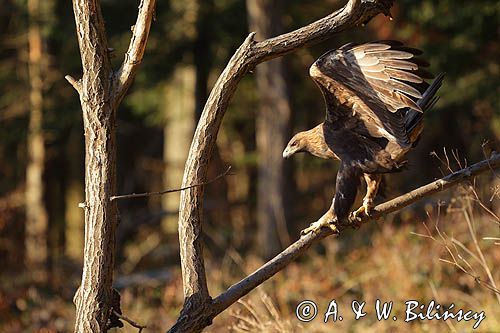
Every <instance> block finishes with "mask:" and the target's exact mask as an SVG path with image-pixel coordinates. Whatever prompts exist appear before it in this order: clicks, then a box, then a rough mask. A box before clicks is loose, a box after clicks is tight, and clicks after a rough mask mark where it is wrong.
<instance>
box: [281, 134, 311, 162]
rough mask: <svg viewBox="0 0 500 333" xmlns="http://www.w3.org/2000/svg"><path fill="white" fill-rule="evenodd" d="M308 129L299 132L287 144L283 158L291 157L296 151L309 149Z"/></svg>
mask: <svg viewBox="0 0 500 333" xmlns="http://www.w3.org/2000/svg"><path fill="white" fill-rule="evenodd" d="M306 132H307V131H304V132H299V133H297V134H295V135H294V136H293V138H292V139H291V140H290V141H289V142H288V144H287V145H286V148H285V150H283V158H289V157H290V156H292V155H293V154H295V153H299V152H304V151H307V133H306Z"/></svg>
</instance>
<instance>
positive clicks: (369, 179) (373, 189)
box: [350, 173, 382, 220]
mask: <svg viewBox="0 0 500 333" xmlns="http://www.w3.org/2000/svg"><path fill="white" fill-rule="evenodd" d="M364 178H365V181H366V195H365V197H364V198H363V205H362V206H361V207H359V208H358V209H357V210H356V211H354V212H352V213H351V216H350V218H351V219H352V220H357V219H358V218H360V217H361V216H362V215H363V214H365V215H367V216H370V214H371V210H372V208H373V206H374V205H373V199H375V196H376V195H377V192H378V188H379V185H380V182H381V181H382V175H380V174H369V173H365V174H364Z"/></svg>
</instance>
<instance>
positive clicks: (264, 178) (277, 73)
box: [246, 0, 291, 258]
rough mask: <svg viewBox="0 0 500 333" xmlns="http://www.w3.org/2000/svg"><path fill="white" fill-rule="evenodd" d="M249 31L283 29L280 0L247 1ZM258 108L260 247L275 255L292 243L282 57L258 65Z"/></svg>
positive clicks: (266, 34) (262, 35) (265, 33)
mask: <svg viewBox="0 0 500 333" xmlns="http://www.w3.org/2000/svg"><path fill="white" fill-rule="evenodd" d="M246 3H247V10H248V17H249V23H250V24H249V25H250V30H251V31H255V32H256V33H257V35H256V37H257V39H266V38H270V37H273V36H276V35H278V34H279V33H281V32H282V30H283V28H282V24H281V8H282V5H283V2H282V1H281V0H272V1H266V0H247V2H246ZM256 71H257V91H258V96H259V110H258V112H257V121H256V140H257V154H258V161H259V163H258V185H257V186H258V188H257V225H258V240H257V241H258V249H259V252H260V253H261V255H262V256H263V257H265V258H271V257H273V256H274V255H275V254H276V253H278V251H279V250H280V244H281V247H284V246H287V245H288V244H289V243H290V237H289V236H288V231H287V226H286V221H287V216H286V212H287V211H288V207H287V205H286V202H287V200H286V199H287V195H286V193H287V191H286V189H285V186H286V184H287V181H286V172H285V166H284V160H283V158H282V156H281V153H282V151H283V147H285V146H286V140H287V138H288V137H289V133H290V117H291V110H290V102H289V98H288V92H287V84H286V79H285V68H284V64H283V60H282V59H281V58H278V59H274V60H272V61H269V62H265V63H263V64H260V65H259V66H257V69H256Z"/></svg>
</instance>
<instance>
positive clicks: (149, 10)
mask: <svg viewBox="0 0 500 333" xmlns="http://www.w3.org/2000/svg"><path fill="white" fill-rule="evenodd" d="M154 10H155V0H141V3H140V4H139V13H138V14H137V21H136V22H135V25H134V26H132V28H131V30H132V38H131V39H130V44H129V47H128V50H127V53H125V59H124V60H123V63H122V65H121V67H120V68H119V69H118V71H117V72H116V74H115V86H114V96H115V103H116V104H119V103H120V101H121V100H122V98H123V96H124V95H125V93H126V92H127V90H128V87H129V86H130V84H131V83H132V81H133V80H134V77H135V73H136V72H137V67H138V66H139V64H140V63H141V61H142V57H143V56H144V50H145V49H146V43H147V41H148V36H149V28H150V27H151V21H152V20H153V16H154Z"/></svg>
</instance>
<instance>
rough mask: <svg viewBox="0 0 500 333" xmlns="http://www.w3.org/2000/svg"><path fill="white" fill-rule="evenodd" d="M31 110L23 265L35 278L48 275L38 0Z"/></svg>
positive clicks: (31, 7) (33, 14)
mask: <svg viewBox="0 0 500 333" xmlns="http://www.w3.org/2000/svg"><path fill="white" fill-rule="evenodd" d="M28 15H29V30H28V46H29V66H28V69H29V80H30V96H29V100H30V113H29V129H28V138H27V145H28V165H27V168H26V194H25V195H26V239H25V244H26V265H27V266H28V267H29V268H30V269H31V270H32V271H33V277H34V278H35V280H38V281H40V282H43V281H45V280H46V279H47V255H48V243H47V232H48V227H47V226H48V217H47V210H46V209H45V204H44V200H43V191H44V186H43V172H44V164H45V145H44V139H43V81H42V68H43V63H44V59H43V54H44V53H43V45H42V32H41V29H40V20H41V17H42V15H41V9H40V0H29V1H28Z"/></svg>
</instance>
